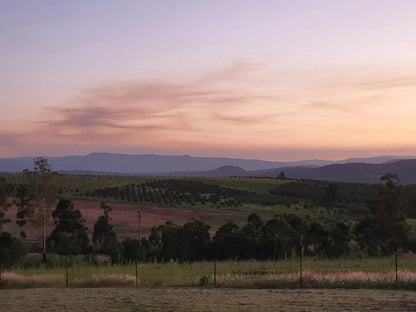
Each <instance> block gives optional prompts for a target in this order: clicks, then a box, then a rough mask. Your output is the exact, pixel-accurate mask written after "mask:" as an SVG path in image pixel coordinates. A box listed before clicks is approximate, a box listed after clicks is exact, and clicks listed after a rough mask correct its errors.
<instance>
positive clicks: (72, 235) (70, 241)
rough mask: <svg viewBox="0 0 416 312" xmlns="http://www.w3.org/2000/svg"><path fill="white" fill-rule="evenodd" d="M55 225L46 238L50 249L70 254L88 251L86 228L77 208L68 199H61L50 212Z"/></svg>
mask: <svg viewBox="0 0 416 312" xmlns="http://www.w3.org/2000/svg"><path fill="white" fill-rule="evenodd" d="M52 217H53V219H54V220H55V224H56V227H55V229H54V230H53V231H52V233H51V235H50V236H49V238H48V240H47V246H48V248H49V250H50V251H53V252H56V253H58V254H64V255H71V254H75V255H76V254H80V253H86V252H88V243H89V240H88V236H87V228H86V227H84V222H85V220H84V218H83V217H82V214H81V212H80V211H79V210H75V209H74V205H73V204H72V202H71V201H70V200H68V199H61V200H60V201H59V202H58V205H57V206H56V209H55V210H54V211H53V212H52Z"/></svg>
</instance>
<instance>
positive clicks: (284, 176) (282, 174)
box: [277, 171, 286, 180]
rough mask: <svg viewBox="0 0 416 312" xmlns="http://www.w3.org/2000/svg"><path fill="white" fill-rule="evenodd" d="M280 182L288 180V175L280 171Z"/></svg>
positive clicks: (278, 177)
mask: <svg viewBox="0 0 416 312" xmlns="http://www.w3.org/2000/svg"><path fill="white" fill-rule="evenodd" d="M277 179H279V180H286V175H285V173H284V172H283V171H280V173H279V175H278V176H277Z"/></svg>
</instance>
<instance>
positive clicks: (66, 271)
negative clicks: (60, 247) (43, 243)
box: [65, 254, 68, 288]
mask: <svg viewBox="0 0 416 312" xmlns="http://www.w3.org/2000/svg"><path fill="white" fill-rule="evenodd" d="M65 287H66V288H68V254H66V255H65Z"/></svg>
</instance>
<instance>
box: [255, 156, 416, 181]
mask: <svg viewBox="0 0 416 312" xmlns="http://www.w3.org/2000/svg"><path fill="white" fill-rule="evenodd" d="M281 170H282V171H284V173H285V175H286V177H288V178H294V179H314V180H322V181H339V182H360V183H379V182H380V178H381V177H382V176H383V175H384V174H386V173H396V174H397V175H398V176H399V178H400V181H401V183H402V184H416V159H407V160H397V161H392V162H387V163H384V164H365V163H348V164H333V165H327V166H322V167H318V168H312V167H288V168H279V169H278V170H276V169H274V170H261V171H254V172H250V173H252V174H254V175H258V176H272V177H277V175H278V174H279V172H280V171H281Z"/></svg>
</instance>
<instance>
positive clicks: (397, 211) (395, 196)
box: [379, 173, 409, 251]
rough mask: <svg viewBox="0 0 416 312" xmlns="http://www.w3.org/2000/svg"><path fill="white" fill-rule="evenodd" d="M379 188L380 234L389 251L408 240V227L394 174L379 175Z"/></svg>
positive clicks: (399, 188) (396, 177)
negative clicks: (380, 183) (380, 182)
mask: <svg viewBox="0 0 416 312" xmlns="http://www.w3.org/2000/svg"><path fill="white" fill-rule="evenodd" d="M381 181H382V182H383V184H382V185H381V188H380V211H379V223H380V232H379V234H380V236H381V238H382V239H383V240H384V241H386V242H387V243H388V246H387V247H388V249H389V250H390V251H392V250H397V248H400V247H403V245H404V244H405V243H406V242H407V240H408V233H409V227H408V225H407V223H406V220H405V217H404V212H403V196H402V188H401V185H400V184H399V182H400V180H399V178H398V176H397V175H396V174H391V173H388V174H385V175H384V176H382V177H381Z"/></svg>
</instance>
